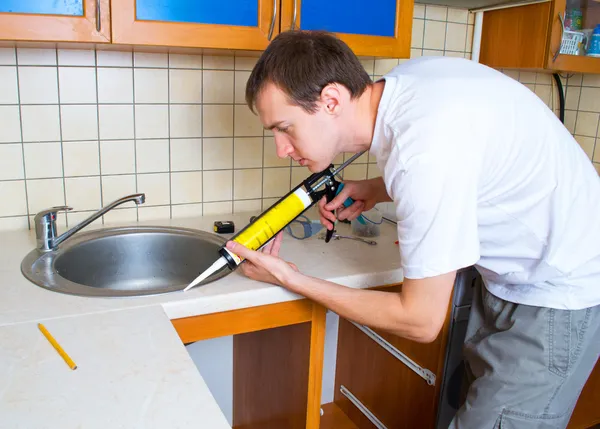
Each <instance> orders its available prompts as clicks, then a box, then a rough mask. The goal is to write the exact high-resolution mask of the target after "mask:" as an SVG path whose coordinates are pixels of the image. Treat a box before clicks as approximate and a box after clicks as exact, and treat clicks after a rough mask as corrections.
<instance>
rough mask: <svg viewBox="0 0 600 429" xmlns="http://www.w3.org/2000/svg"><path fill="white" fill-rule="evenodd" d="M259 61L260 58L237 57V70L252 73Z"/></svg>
mask: <svg viewBox="0 0 600 429" xmlns="http://www.w3.org/2000/svg"><path fill="white" fill-rule="evenodd" d="M257 61H258V57H235V69H236V70H248V71H251V70H252V69H253V68H254V66H255V65H256V62H257Z"/></svg>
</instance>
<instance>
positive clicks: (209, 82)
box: [202, 70, 234, 104]
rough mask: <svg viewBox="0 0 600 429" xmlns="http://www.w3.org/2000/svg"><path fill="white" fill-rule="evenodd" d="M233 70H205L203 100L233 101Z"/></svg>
mask: <svg viewBox="0 0 600 429" xmlns="http://www.w3.org/2000/svg"><path fill="white" fill-rule="evenodd" d="M233 76H234V75H233V72H232V71H220V70H204V72H203V83H202V88H203V91H204V93H203V95H202V96H203V102H204V103H229V104H231V103H233V91H234V87H233Z"/></svg>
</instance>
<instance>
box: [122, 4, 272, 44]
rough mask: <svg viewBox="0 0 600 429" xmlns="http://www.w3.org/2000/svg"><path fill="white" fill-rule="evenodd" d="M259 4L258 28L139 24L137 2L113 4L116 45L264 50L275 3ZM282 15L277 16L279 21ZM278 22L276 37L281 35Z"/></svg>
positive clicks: (144, 22)
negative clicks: (136, 12) (278, 34)
mask: <svg viewBox="0 0 600 429" xmlns="http://www.w3.org/2000/svg"><path fill="white" fill-rule="evenodd" d="M256 1H258V2H259V4H258V10H259V19H258V27H242V26H232V25H215V24H196V23H183V22H157V21H138V20H136V15H135V0H113V6H114V8H113V9H114V13H113V32H112V36H113V43H120V44H121V43H124V44H132V45H153V46H179V47H201V48H214V49H245V50H262V49H265V48H266V47H267V45H268V43H269V40H268V34H269V28H270V26H271V20H272V18H273V0H256ZM278 16H279V11H278V12H277V17H278ZM277 17H276V19H275V29H274V32H273V37H275V35H276V34H277V33H278V32H279V19H277Z"/></svg>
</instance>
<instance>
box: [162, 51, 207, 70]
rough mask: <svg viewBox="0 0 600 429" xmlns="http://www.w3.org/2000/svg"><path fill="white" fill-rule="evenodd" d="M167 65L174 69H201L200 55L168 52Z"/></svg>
mask: <svg viewBox="0 0 600 429" xmlns="http://www.w3.org/2000/svg"><path fill="white" fill-rule="evenodd" d="M169 67H171V68H175V69H201V68H202V55H185V54H169Z"/></svg>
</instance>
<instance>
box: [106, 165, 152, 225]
mask: <svg viewBox="0 0 600 429" xmlns="http://www.w3.org/2000/svg"><path fill="white" fill-rule="evenodd" d="M136 192H137V191H136V188H135V176H134V175H133V174H132V175H121V176H102V204H103V205H105V206H106V205H107V204H110V203H111V202H113V201H115V200H117V199H119V198H121V197H124V196H125V195H130V194H135V193H136ZM140 192H145V191H144V190H142V189H141V188H140ZM146 197H147V195H146ZM119 207H121V208H125V207H136V204H135V203H134V202H131V201H130V202H127V203H125V204H123V205H121V206H119ZM109 213H110V212H109ZM136 218H137V215H136Z"/></svg>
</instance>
